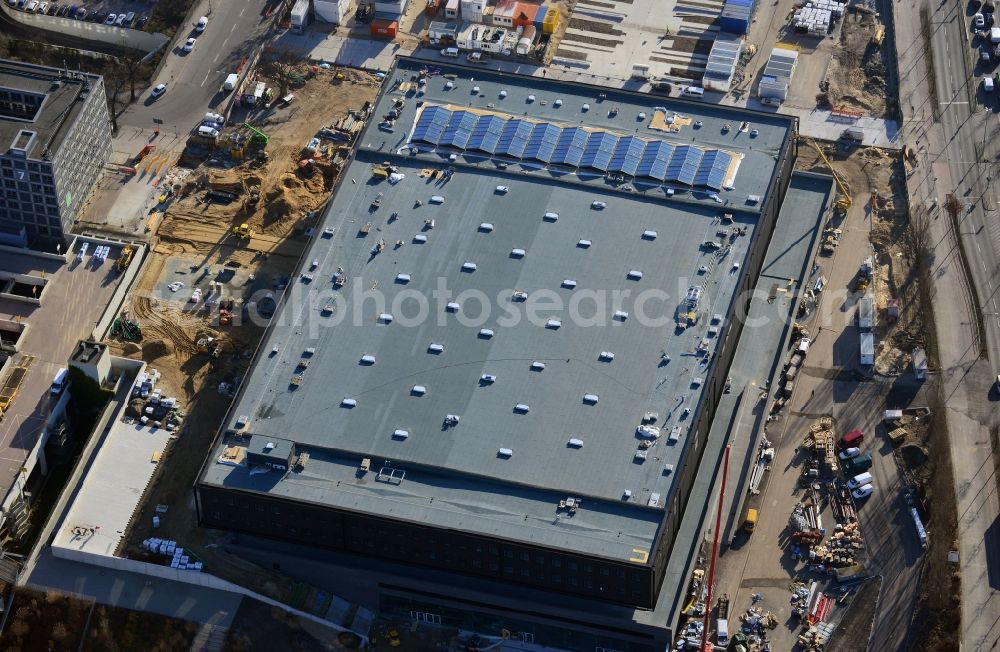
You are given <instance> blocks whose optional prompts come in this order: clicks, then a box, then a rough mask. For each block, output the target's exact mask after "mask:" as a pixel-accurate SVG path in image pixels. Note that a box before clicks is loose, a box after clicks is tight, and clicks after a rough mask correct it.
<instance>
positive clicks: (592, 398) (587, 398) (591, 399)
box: [583, 394, 599, 405]
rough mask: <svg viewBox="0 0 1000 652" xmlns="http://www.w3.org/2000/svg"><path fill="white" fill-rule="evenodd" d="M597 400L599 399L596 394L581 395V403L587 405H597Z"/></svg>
mask: <svg viewBox="0 0 1000 652" xmlns="http://www.w3.org/2000/svg"><path fill="white" fill-rule="evenodd" d="M598 399H599V397H598V396H597V394H584V395H583V402H584V403H586V404H587V405H597V401H598Z"/></svg>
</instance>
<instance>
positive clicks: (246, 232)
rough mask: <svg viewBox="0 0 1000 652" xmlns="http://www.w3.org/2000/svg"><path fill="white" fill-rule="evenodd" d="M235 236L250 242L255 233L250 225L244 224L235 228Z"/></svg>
mask: <svg viewBox="0 0 1000 652" xmlns="http://www.w3.org/2000/svg"><path fill="white" fill-rule="evenodd" d="M233 235H235V236H236V237H238V238H243V239H246V240H249V239H250V238H252V237H253V236H254V232H253V229H251V228H250V225H249V224H247V223H246V222H244V223H243V224H240V225H239V226H234V227H233Z"/></svg>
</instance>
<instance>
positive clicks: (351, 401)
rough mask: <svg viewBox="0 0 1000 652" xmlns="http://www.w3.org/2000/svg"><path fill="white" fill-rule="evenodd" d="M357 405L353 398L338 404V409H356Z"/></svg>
mask: <svg viewBox="0 0 1000 652" xmlns="http://www.w3.org/2000/svg"><path fill="white" fill-rule="evenodd" d="M357 405H358V402H357V401H356V400H354V399H353V398H345V399H344V400H342V401H341V402H340V407H345V408H352V407H357Z"/></svg>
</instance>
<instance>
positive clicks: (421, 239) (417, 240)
mask: <svg viewBox="0 0 1000 652" xmlns="http://www.w3.org/2000/svg"><path fill="white" fill-rule="evenodd" d="M426 242H427V236H426V235H424V234H423V233H418V234H417V235H415V236H413V244H424V243H426Z"/></svg>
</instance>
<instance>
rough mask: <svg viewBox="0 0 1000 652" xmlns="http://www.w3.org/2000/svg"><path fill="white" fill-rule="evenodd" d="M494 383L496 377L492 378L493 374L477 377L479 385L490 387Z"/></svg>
mask: <svg viewBox="0 0 1000 652" xmlns="http://www.w3.org/2000/svg"><path fill="white" fill-rule="evenodd" d="M496 381H497V377H496V376H494V375H493V374H483V375H482V376H480V377H479V384H480V385H492V384H493V383H495V382H496Z"/></svg>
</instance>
